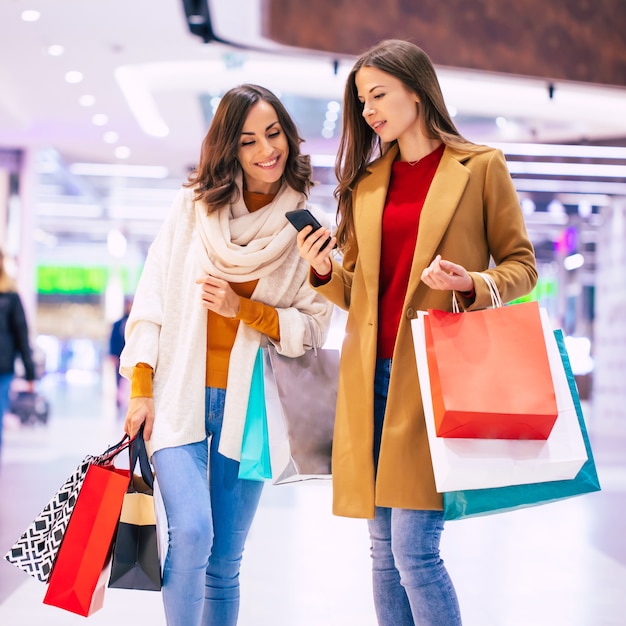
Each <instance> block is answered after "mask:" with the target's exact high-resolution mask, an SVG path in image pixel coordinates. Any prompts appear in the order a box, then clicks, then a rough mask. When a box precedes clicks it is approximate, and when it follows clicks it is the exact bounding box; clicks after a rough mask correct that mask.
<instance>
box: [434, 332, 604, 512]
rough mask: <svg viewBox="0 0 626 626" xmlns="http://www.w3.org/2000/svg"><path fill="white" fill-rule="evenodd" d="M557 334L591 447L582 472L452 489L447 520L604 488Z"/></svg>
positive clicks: (446, 508)
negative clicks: (565, 476) (505, 484)
mask: <svg viewBox="0 0 626 626" xmlns="http://www.w3.org/2000/svg"><path fill="white" fill-rule="evenodd" d="M554 335H555V337H556V342H557V344H558V346H559V352H560V354H561V360H562V361H563V366H564V369H565V373H566V375H567V381H568V383H569V388H570V391H571V393H572V398H573V400H574V406H575V407H576V414H577V416H578V423H579V424H580V430H581V432H582V435H583V439H584V441H585V447H586V449H587V461H586V462H585V463H584V465H583V466H582V468H581V469H580V471H579V472H578V474H577V475H576V476H575V477H574V478H573V479H571V480H556V481H552V482H546V483H533V484H530V485H513V486H511V487H495V488H493V489H470V490H467V491H450V492H445V493H444V494H443V512H444V518H445V519H446V520H454V519H463V518H465V517H476V516H479V515H491V514H493V513H503V512H505V511H514V510H516V509H522V508H526V507H530V506H538V505H540V504H547V503H549V502H555V501H557V500H563V499H565V498H571V497H573V496H580V495H582V494H585V493H591V492H594V491H600V482H599V480H598V474H597V472H596V465H595V462H594V460H593V453H592V451H591V444H590V443H589V436H588V435H587V428H586V427H585V419H584V417H583V412H582V408H581V406H580V398H579V397H578V389H577V388H576V382H575V380H574V374H573V372H572V367H571V365H570V361H569V357H568V355H567V349H566V347H565V339H564V337H563V331H561V330H555V331H554Z"/></svg>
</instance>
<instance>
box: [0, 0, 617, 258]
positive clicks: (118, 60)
mask: <svg viewBox="0 0 626 626" xmlns="http://www.w3.org/2000/svg"><path fill="white" fill-rule="evenodd" d="M553 5H554V6H553ZM556 5H558V6H556ZM25 11H36V12H38V14H39V15H38V17H37V16H35V15H34V14H30V16H31V19H30V21H29V20H28V15H29V14H25V13H24V12H25ZM35 17H37V19H34V18H35ZM0 29H1V30H2V37H0V85H1V86H2V87H1V89H0V151H1V154H0V165H1V164H2V163H4V165H5V167H13V168H14V169H15V170H16V171H18V170H19V171H22V172H23V174H24V175H23V176H22V179H21V185H22V191H24V189H25V187H28V189H27V192H28V193H26V194H25V195H26V196H27V197H28V198H30V199H31V200H32V202H33V205H34V208H35V212H36V216H35V217H36V220H35V225H36V227H37V230H36V231H35V235H36V238H37V242H38V244H37V245H38V255H39V256H40V257H45V256H46V255H49V256H50V257H53V258H54V259H56V260H62V259H64V258H65V257H67V258H69V259H75V258H77V257H78V258H82V259H83V260H85V259H88V260H89V261H92V260H93V261H94V262H97V261H98V259H99V258H100V257H102V258H106V255H107V254H108V251H107V247H106V242H107V240H108V239H109V238H110V233H111V231H112V230H115V231H116V232H119V233H121V234H123V235H124V236H125V237H126V238H127V240H128V241H129V243H131V244H133V243H134V244H136V247H137V249H138V250H139V254H143V253H144V252H145V248H146V246H147V245H148V243H149V242H150V241H151V239H152V238H153V237H154V234H155V233H156V230H157V228H158V226H159V225H160V222H161V220H162V218H163V216H164V214H165V212H166V211H167V208H168V207H169V204H170V202H171V199H172V197H173V194H174V193H175V191H176V190H177V189H178V188H179V186H180V184H181V182H183V181H184V179H185V177H186V175H187V172H188V171H189V169H190V168H191V167H193V165H194V163H195V162H196V159H197V155H198V152H199V147H200V143H201V141H202V138H203V136H204V134H205V132H206V128H207V125H208V123H209V121H210V118H211V114H212V108H213V106H214V102H215V101H214V98H216V97H219V96H220V95H221V94H222V93H223V92H224V91H225V90H226V89H228V88H229V87H231V86H233V85H235V84H238V83H241V82H258V83H260V84H263V85H266V86H268V87H270V88H271V89H273V90H275V91H276V92H277V93H279V94H280V95H281V97H283V99H284V100H285V102H286V104H287V105H288V108H289V110H290V111H291V112H292V114H293V115H294V117H295V118H296V121H297V122H298V124H299V125H300V127H301V129H302V132H303V134H304V136H305V138H306V143H305V145H304V148H305V149H306V150H307V151H309V152H310V153H311V154H312V155H313V159H314V163H315V164H316V174H317V175H318V178H319V179H320V180H322V182H323V183H324V184H323V185H320V186H319V187H318V188H317V189H316V194H317V196H316V197H315V198H314V200H316V201H319V202H320V203H321V204H323V205H324V206H326V208H327V209H328V210H329V211H332V197H331V191H332V187H333V180H332V172H331V171H330V166H332V163H333V155H334V152H335V149H336V145H337V136H338V132H339V128H338V124H337V123H336V122H335V125H334V127H333V124H332V119H330V118H329V116H328V110H329V102H333V101H336V102H339V101H340V100H341V97H342V93H343V85H344V82H345V76H346V74H347V72H348V71H349V69H350V67H351V64H352V62H353V60H354V57H355V55H356V54H358V53H359V52H360V51H362V50H364V49H365V48H367V47H369V46H370V45H371V44H373V43H374V42H376V41H378V40H379V39H382V38H387V37H399V38H407V39H411V40H413V41H415V42H416V43H418V44H419V45H420V46H422V47H423V48H424V49H425V50H426V51H427V52H428V53H429V54H430V56H431V58H432V59H433V61H434V62H435V64H436V65H437V68H438V71H439V75H440V79H441V83H442V87H443V90H444V95H445V97H446V101H447V104H448V106H449V107H450V109H451V110H453V111H455V112H456V122H457V124H458V127H459V129H460V130H461V132H462V133H463V134H465V135H466V136H467V137H468V138H470V139H472V140H474V141H477V142H488V143H491V144H500V145H502V147H503V149H505V152H506V153H507V157H508V158H509V160H510V162H511V163H512V171H513V172H514V176H515V177H516V180H517V181H518V188H520V185H521V187H522V188H521V189H520V190H521V194H522V195H524V194H526V195H528V196H533V198H534V201H536V204H537V206H538V207H539V208H540V212H542V211H541V209H542V208H545V207H546V206H547V205H548V204H549V202H550V201H551V200H552V199H553V198H554V196H555V194H558V193H560V194H561V196H562V200H564V201H563V202H562V204H564V205H566V212H567V211H570V212H571V211H572V210H575V207H576V203H577V202H578V200H577V198H579V197H580V194H581V193H582V194H584V195H585V196H586V198H587V199H586V200H585V202H587V204H591V205H593V206H594V207H595V209H594V210H595V212H597V208H598V207H599V206H601V205H602V203H603V202H606V199H607V197H608V196H610V195H611V194H620V195H626V178H624V176H623V174H621V175H620V171H621V170H620V169H619V168H620V167H624V166H626V154H625V152H624V151H625V150H626V149H625V148H623V146H626V115H624V111H625V110H626V46H625V45H624V34H623V33H624V32H626V4H625V3H624V2H623V1H622V0H595V1H593V2H592V1H591V0H589V1H587V0H564V1H563V2H559V3H546V2H545V0H518V1H517V2H516V3H513V4H512V3H502V2H500V1H499V0H474V1H473V2H467V0H466V1H465V2H461V1H460V0H421V1H420V2H416V1H415V2H413V1H410V0H387V1H386V2H381V1H378V2H373V1H366V0H350V1H349V2H348V1H344V0H315V2H301V1H300V0H265V1H263V0H227V1H226V0H133V1H132V2H127V1H126V0H107V2H86V1H85V0H3V1H2V2H1V3H0ZM529 143H545V144H558V145H565V144H569V145H583V146H585V149H587V148H588V147H589V146H591V148H589V149H590V150H591V152H576V153H572V154H569V155H568V152H567V149H560V152H561V153H560V154H559V150H556V149H552V150H548V152H547V153H546V154H543V155H541V154H539V155H537V154H534V155H533V154H526V152H527V148H525V147H523V146H525V145H526V144H529ZM519 144H522V147H520V145H519ZM514 146H517V147H514ZM594 146H595V147H594ZM605 146H609V148H606V149H605V148H604V147H605ZM563 150H565V152H563ZM594 150H595V152H594ZM515 152H519V153H521V154H517V155H516V154H515ZM538 162H541V163H544V164H545V163H547V164H548V165H547V166H546V165H544V166H543V167H537V163H538ZM558 163H560V164H561V165H573V166H574V168H572V167H566V168H565V169H563V168H560V169H559V168H557V167H554V166H555V164H558ZM7 164H8V165H7ZM11 164H12V165H11ZM591 166H593V167H599V168H600V169H599V170H596V173H595V174H593V175H591V172H593V171H594V170H593V167H591ZM546 168H547V170H546ZM550 168H552V170H551V171H552V173H547V174H546V173H545V172H546V171H548V170H550ZM576 168H578V169H576ZM612 168H613V169H612ZM523 181H527V182H526V183H523ZM524 185H525V187H526V189H524V188H523V187H524ZM30 187H32V189H31V188H30ZM570 203H571V207H574V209H572V208H571V207H570ZM535 219H539V218H530V217H529V222H530V223H531V227H532V222H533V221H534V220H535ZM554 219H556V220H557V221H556V223H555V226H554V228H556V229H558V228H561V227H562V226H560V225H559V222H558V220H559V219H561V218H550V220H551V221H550V223H546V224H544V223H543V222H541V221H539V222H538V226H537V229H536V230H537V236H540V237H541V236H545V237H552V234H551V232H549V231H550V229H551V228H552V226H551V225H550V224H551V223H552V221H554ZM541 220H543V221H546V220H545V218H544V217H543V216H541ZM542 233H544V234H542ZM546 233H547V234H546ZM85 244H87V245H88V246H89V250H90V252H89V255H88V256H87V257H86V256H85Z"/></svg>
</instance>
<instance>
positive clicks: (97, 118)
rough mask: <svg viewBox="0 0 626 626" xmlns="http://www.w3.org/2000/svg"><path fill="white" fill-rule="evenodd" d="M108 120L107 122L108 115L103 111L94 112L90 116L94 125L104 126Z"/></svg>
mask: <svg viewBox="0 0 626 626" xmlns="http://www.w3.org/2000/svg"><path fill="white" fill-rule="evenodd" d="M108 122H109V117H108V115H105V114H104V113H96V114H95V115H94V116H93V117H92V118H91V123H92V124H94V125H95V126H105V125H106V124H108Z"/></svg>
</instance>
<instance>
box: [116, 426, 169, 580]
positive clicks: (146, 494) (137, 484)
mask: <svg viewBox="0 0 626 626" xmlns="http://www.w3.org/2000/svg"><path fill="white" fill-rule="evenodd" d="M130 458H131V460H130V467H131V471H133V470H134V467H135V465H136V464H137V461H139V465H140V468H141V475H137V474H134V473H133V475H132V477H131V481H130V485H129V487H128V491H127V492H126V494H125V495H124V503H123V505H122V514H121V516H120V521H119V524H118V527H117V532H116V536H115V543H114V546H113V558H112V564H111V576H110V578H109V587H114V588H117V589H142V590H145V591H159V590H160V589H161V565H160V562H159V554H158V540H157V530H156V514H155V510H154V492H153V489H154V477H153V475H152V470H151V468H150V463H149V461H148V455H147V453H146V447H145V442H144V440H143V432H141V431H140V432H139V434H138V435H137V437H136V439H135V440H134V441H133V443H132V446H131V449H130Z"/></svg>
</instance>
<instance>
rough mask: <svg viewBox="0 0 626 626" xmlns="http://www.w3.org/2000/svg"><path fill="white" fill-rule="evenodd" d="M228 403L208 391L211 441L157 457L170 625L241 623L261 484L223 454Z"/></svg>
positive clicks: (166, 451)
mask: <svg viewBox="0 0 626 626" xmlns="http://www.w3.org/2000/svg"><path fill="white" fill-rule="evenodd" d="M225 396H226V392H225V390H224V389H213V388H207V390H206V407H207V408H206V432H207V439H205V440H204V441H201V442H198V443H192V444H188V445H185V446H179V447H175V448H163V449H161V450H158V451H157V452H155V453H154V455H153V457H152V460H153V463H154V468H155V472H156V476H157V480H158V483H159V488H160V491H161V494H162V497H163V503H164V505H165V511H166V513H167V522H168V540H169V543H168V551H167V556H166V559H165V564H164V567H163V604H164V606H165V615H166V619H167V624H168V626H235V625H236V624H237V617H238V614H239V567H240V564H241V558H242V554H243V549H244V544H245V541H246V537H247V536H248V531H249V530H250V526H251V525H252V520H253V519H254V515H255V513H256V510H257V507H258V504H259V500H260V498H261V492H262V490H263V483H262V482H257V481H251V480H240V479H239V478H238V472H239V463H238V462H237V461H234V460H232V459H229V458H226V457H225V456H223V455H221V454H219V452H218V451H217V448H218V445H219V439H220V433H221V430H222V418H223V415H224V399H225Z"/></svg>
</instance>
